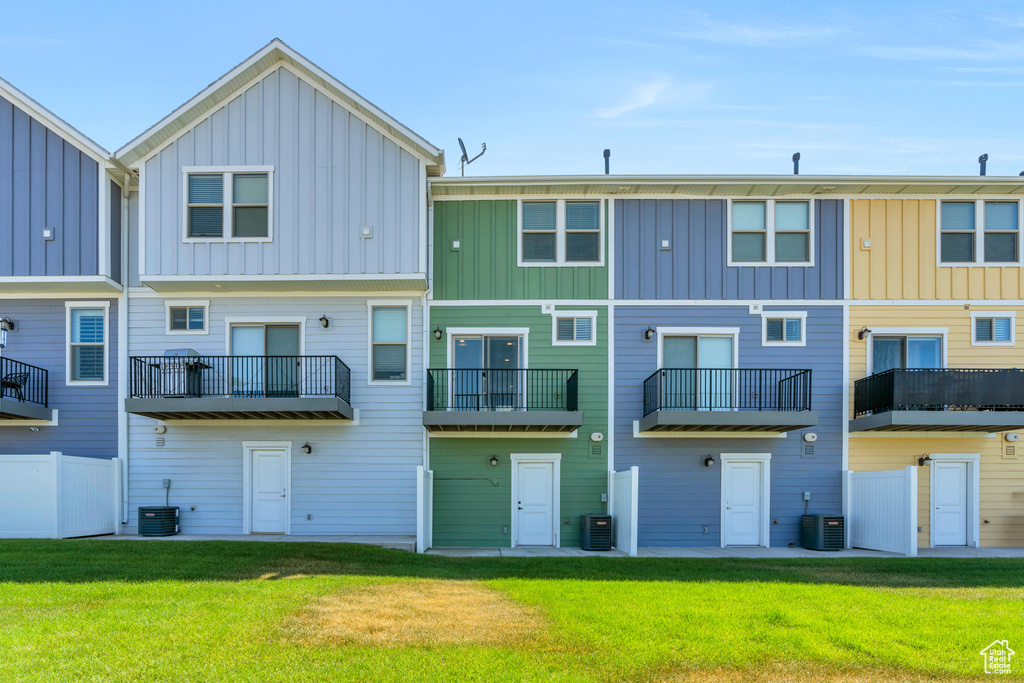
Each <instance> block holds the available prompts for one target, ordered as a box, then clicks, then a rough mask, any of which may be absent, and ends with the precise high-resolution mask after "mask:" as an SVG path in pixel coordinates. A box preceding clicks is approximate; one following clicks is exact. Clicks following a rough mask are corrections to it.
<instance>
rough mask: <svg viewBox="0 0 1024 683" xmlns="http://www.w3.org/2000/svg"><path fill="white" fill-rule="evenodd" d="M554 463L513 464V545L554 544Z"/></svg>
mask: <svg viewBox="0 0 1024 683" xmlns="http://www.w3.org/2000/svg"><path fill="white" fill-rule="evenodd" d="M554 479H555V478H554V464H553V463H550V462H520V463H517V464H516V500H514V501H512V502H513V503H514V507H513V510H514V514H515V515H516V545H554V544H555V531H554V525H555V519H554V514H555V511H554V488H555V487H554Z"/></svg>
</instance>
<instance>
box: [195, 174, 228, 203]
mask: <svg viewBox="0 0 1024 683" xmlns="http://www.w3.org/2000/svg"><path fill="white" fill-rule="evenodd" d="M223 201H224V176H223V175H222V174H220V173H193V174H190V175H189V177H188V203H189V204H221V203H223Z"/></svg>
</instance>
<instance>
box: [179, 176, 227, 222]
mask: <svg viewBox="0 0 1024 683" xmlns="http://www.w3.org/2000/svg"><path fill="white" fill-rule="evenodd" d="M188 235H189V237H223V236H224V175H223V174H221V173H192V174H189V176H188Z"/></svg>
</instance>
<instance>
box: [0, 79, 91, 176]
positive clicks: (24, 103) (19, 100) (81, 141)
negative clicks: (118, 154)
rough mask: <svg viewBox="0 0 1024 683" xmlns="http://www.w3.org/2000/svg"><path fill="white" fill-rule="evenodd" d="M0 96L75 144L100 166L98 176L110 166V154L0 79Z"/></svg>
mask: <svg viewBox="0 0 1024 683" xmlns="http://www.w3.org/2000/svg"><path fill="white" fill-rule="evenodd" d="M0 94H2V95H3V97H4V98H5V99H7V100H10V101H11V102H13V103H14V106H16V107H18V108H19V109H23V110H24V111H25V113H27V114H28V115H29V116H31V117H32V118H34V119H36V120H37V121H39V122H40V123H42V124H43V125H44V126H46V127H47V128H49V129H50V130H52V131H54V132H55V133H57V134H59V135H60V136H61V137H63V138H65V139H66V140H69V141H71V142H74V143H76V146H77V147H78V148H79V149H80V150H81V151H82V152H84V153H85V154H86V155H87V156H88V157H90V158H91V159H93V160H94V161H95V162H96V163H98V164H99V165H100V171H101V172H100V174H99V175H100V176H102V175H103V173H102V170H103V169H104V168H106V167H108V166H109V165H110V152H108V151H107V150H105V149H103V148H102V147H100V146H99V144H97V143H96V142H94V141H93V140H91V139H90V138H89V137H87V136H86V135H85V134H84V133H82V132H81V131H79V130H78V129H76V128H75V127H74V126H72V125H71V124H69V123H67V122H66V121H64V120H63V119H62V118H60V117H59V116H57V115H56V114H54V113H53V112H52V111H50V110H49V109H47V108H46V107H44V106H43V105H41V104H39V103H38V102H36V101H35V100H33V99H32V98H31V97H29V96H28V95H26V94H25V93H23V92H21V91H20V90H18V89H17V88H15V87H14V86H13V85H11V84H10V83H9V82H8V81H5V80H4V79H3V78H0Z"/></svg>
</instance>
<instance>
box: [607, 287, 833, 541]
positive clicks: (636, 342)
mask: <svg viewBox="0 0 1024 683" xmlns="http://www.w3.org/2000/svg"><path fill="white" fill-rule="evenodd" d="M766 308H767V309H774V310H793V309H794V307H793V306H774V307H773V306H769V307H766ZM801 310H806V311H807V346H806V347H774V348H773V347H770V346H769V347H766V346H762V345H761V317H760V316H759V315H750V313H749V311H748V308H747V307H746V306H616V308H615V385H614V391H615V469H616V470H618V471H621V470H625V469H628V468H629V467H631V466H634V465H635V466H637V467H639V468H640V498H639V530H638V531H639V545H641V546H718V545H719V544H720V538H721V537H720V522H721V508H720V497H719V493H720V490H721V476H722V465H721V459H720V457H719V456H720V454H721V453H771V454H772V457H771V508H770V515H771V519H772V525H771V545H773V546H786V545H788V544H789V543H790V542H796V543H799V522H800V515H801V514H803V511H804V503H803V498H802V495H803V492H804V491H810V492H811V496H812V497H811V502H810V505H809V511H810V512H812V513H827V514H839V513H840V511H841V509H842V481H841V469H842V422H841V420H842V401H843V399H844V396H845V392H844V389H843V386H842V372H843V370H842V368H843V353H842V350H843V349H842V336H843V327H842V320H843V317H842V308H841V307H839V306H809V307H806V308H805V309H801ZM648 326H653V327H658V326H662V327H668V326H673V327H738V328H740V336H739V367H741V368H778V369H810V370H812V371H813V396H812V408H813V409H814V410H816V411H817V412H818V426H817V427H812V428H810V429H807V430H804V431H796V432H790V433H789V435H788V436H787V437H786V438H785V439H728V438H724V439H720V438H713V439H708V438H660V437H659V438H644V437H640V438H634V437H633V422H634V420H639V419H640V418H641V417H642V416H643V394H642V389H643V382H644V379H646V378H647V377H648V376H649V375H651V374H652V373H653V372H654V371H655V370H656V369H657V341H656V340H655V341H649V342H648V341H644V340H643V334H642V333H643V331H644V330H646V329H647V327H648ZM805 431H811V432H815V433H816V434H818V441H817V442H816V443H815V444H814V448H813V455H808V454H806V453H805V452H804V447H805V445H806V444H804V442H803V441H802V435H803V433H804V432H805ZM707 455H712V456H714V458H715V460H716V461H717V462H716V464H715V466H714V467H711V468H708V467H705V466H704V464H703V460H704V458H705V457H706V456H707ZM775 520H777V523H775ZM704 525H707V526H708V533H707V534H705V533H703V526H704Z"/></svg>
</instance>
